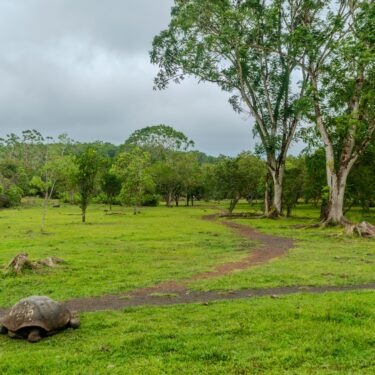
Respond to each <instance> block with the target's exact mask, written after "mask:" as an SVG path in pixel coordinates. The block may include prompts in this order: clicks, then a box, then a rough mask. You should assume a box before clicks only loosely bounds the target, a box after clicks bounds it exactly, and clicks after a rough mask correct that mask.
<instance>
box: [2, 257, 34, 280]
mask: <svg viewBox="0 0 375 375" xmlns="http://www.w3.org/2000/svg"><path fill="white" fill-rule="evenodd" d="M28 257H29V255H28V254H27V253H20V254H17V255H16V256H15V257H14V258H13V259H12V260H11V261H10V262H9V264H8V266H7V270H8V272H14V273H15V274H16V275H20V274H22V270H23V269H24V268H25V267H27V268H30V265H31V264H30V261H29V260H28Z"/></svg>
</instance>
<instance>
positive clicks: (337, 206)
mask: <svg viewBox="0 0 375 375" xmlns="http://www.w3.org/2000/svg"><path fill="white" fill-rule="evenodd" d="M327 170H328V176H327V177H328V181H327V182H328V186H329V200H328V208H327V216H326V217H325V218H324V220H323V221H324V224H329V225H338V224H345V223H346V222H347V220H346V219H345V216H344V197H345V189H346V181H347V178H348V175H349V171H350V170H349V168H348V167H346V168H341V170H340V172H339V173H338V174H336V173H334V172H332V170H330V169H327Z"/></svg>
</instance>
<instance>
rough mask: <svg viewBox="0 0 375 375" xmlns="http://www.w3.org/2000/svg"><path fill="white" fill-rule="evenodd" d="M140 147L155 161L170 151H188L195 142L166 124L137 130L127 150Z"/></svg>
mask: <svg viewBox="0 0 375 375" xmlns="http://www.w3.org/2000/svg"><path fill="white" fill-rule="evenodd" d="M134 146H136V147H140V148H142V149H144V150H146V151H147V152H148V153H149V154H150V156H151V158H152V159H153V160H159V159H160V158H162V157H163V156H165V155H164V154H165V153H166V152H168V151H187V150H188V149H190V148H191V147H194V142H193V141H192V140H191V139H189V138H188V137H187V136H186V135H185V134H184V133H182V132H180V131H177V130H175V129H173V128H172V127H171V126H167V125H164V124H161V125H154V126H148V127H145V128H142V129H139V130H136V131H135V132H134V133H132V134H131V135H130V137H129V138H128V139H127V140H126V142H125V149H127V150H129V148H131V147H134Z"/></svg>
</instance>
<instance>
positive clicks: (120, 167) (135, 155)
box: [112, 147, 153, 215]
mask: <svg viewBox="0 0 375 375" xmlns="http://www.w3.org/2000/svg"><path fill="white" fill-rule="evenodd" d="M149 162H150V155H149V154H148V153H147V152H145V151H143V150H141V149H140V148H139V147H135V148H133V149H132V150H131V151H130V152H123V153H121V154H120V155H119V156H118V157H117V160H116V162H115V164H114V165H113V167H112V172H113V173H115V174H117V175H118V176H119V177H120V179H121V180H122V188H121V192H120V197H121V199H122V200H123V202H124V203H126V204H129V205H133V206H134V214H135V215H136V214H137V213H139V207H140V206H141V202H142V197H143V196H144V194H145V192H146V191H147V190H150V189H151V188H152V186H153V181H152V178H151V174H150V172H149V169H148V167H149Z"/></svg>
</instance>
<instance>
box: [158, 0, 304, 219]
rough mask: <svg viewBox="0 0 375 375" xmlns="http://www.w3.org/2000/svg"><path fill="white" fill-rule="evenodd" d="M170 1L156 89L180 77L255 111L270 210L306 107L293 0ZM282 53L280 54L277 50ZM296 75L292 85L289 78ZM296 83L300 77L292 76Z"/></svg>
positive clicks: (277, 203)
mask: <svg viewBox="0 0 375 375" xmlns="http://www.w3.org/2000/svg"><path fill="white" fill-rule="evenodd" d="M284 3H285V2H283V1H280V0H274V1H269V2H265V1H262V2H261V1H248V0H236V1H233V0H225V1H224V0H223V1H217V0H175V5H174V7H173V9H172V20H171V22H170V25H169V27H168V29H167V30H164V31H162V32H161V33H160V34H159V35H158V36H156V37H155V38H154V42H153V49H152V51H151V61H152V62H153V63H154V64H157V65H158V66H159V68H160V69H159V73H158V75H157V77H156V79H155V87H156V88H158V89H164V88H166V87H167V86H168V84H169V82H170V81H174V82H176V83H179V82H181V80H183V78H184V77H185V76H194V77H196V78H198V79H199V80H200V81H205V82H211V83H215V84H217V85H218V86H219V87H220V88H221V89H222V90H224V91H227V92H229V93H231V94H232V97H231V99H230V103H231V104H232V106H233V107H234V109H235V110H236V111H238V112H245V113H249V114H251V115H252V117H253V118H254V120H255V128H254V130H255V133H256V134H257V135H258V136H259V137H260V140H261V143H262V150H263V152H264V153H265V155H266V159H267V167H268V170H269V172H270V174H271V175H272V179H273V188H274V194H273V208H272V209H271V211H272V212H270V213H269V214H273V215H275V216H278V215H280V214H281V211H282V202H281V201H282V184H283V176H284V168H285V160H286V157H287V153H288V150H289V147H290V144H291V142H292V140H293V139H294V136H295V132H296V128H297V125H298V123H299V120H300V118H301V114H302V110H303V108H304V106H303V105H302V104H303V99H304V95H305V89H306V76H305V75H304V74H301V72H300V69H299V66H298V64H297V62H296V59H295V55H296V53H297V52H298V50H296V49H295V43H293V39H292V36H293V33H294V30H295V29H296V27H297V26H298V25H299V22H300V21H301V17H300V8H301V7H300V6H298V4H297V3H300V2H299V1H298V2H290V1H289V2H287V4H289V6H284V7H283V6H282V5H283V4H284ZM280 51H282V53H279V52H280ZM294 75H296V76H297V77H298V80H295V82H294V83H293V84H292V77H293V76H294ZM297 81H298V82H297Z"/></svg>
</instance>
